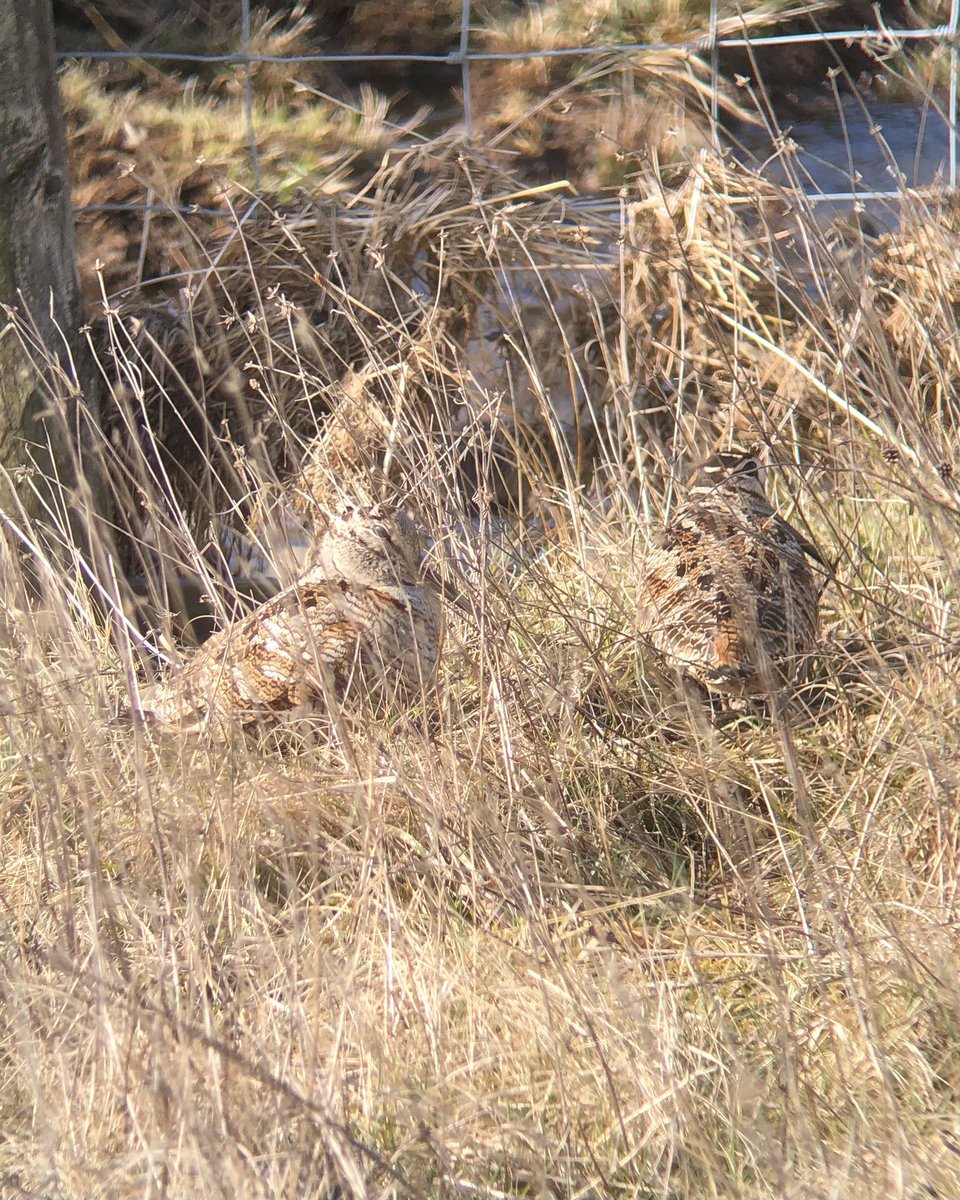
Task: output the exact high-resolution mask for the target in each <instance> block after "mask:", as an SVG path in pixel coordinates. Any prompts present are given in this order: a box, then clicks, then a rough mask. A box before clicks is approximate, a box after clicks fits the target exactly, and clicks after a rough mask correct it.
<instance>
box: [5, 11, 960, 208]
mask: <svg viewBox="0 0 960 1200" xmlns="http://www.w3.org/2000/svg"><path fill="white" fill-rule="evenodd" d="M0 2H2V0H0ZM719 5H720V0H710V16H709V24H708V32H707V35H706V37H704V38H700V39H695V40H693V41H690V42H684V43H676V42H633V43H627V44H622V43H618V44H602V45H596V46H590V45H585V46H574V47H553V48H543V49H535V50H504V51H493V50H473V49H471V48H470V21H471V0H463V8H462V12H461V22H460V40H459V45H458V47H457V49H455V50H451V51H449V52H448V53H446V54H413V53H388V54H379V53H371V54H336V53H330V54H289V55H274V54H258V53H255V52H254V51H253V50H252V49H251V46H252V42H251V7H250V0H241V5H240V8H241V21H240V31H239V47H238V49H237V50H235V51H232V52H230V53H226V54H203V53H199V52H197V53H193V52H189V53H188V52H182V51H181V52H177V51H166V50H68V51H61V52H59V53H58V55H57V57H58V59H60V60H61V61H63V60H69V59H81V60H89V61H103V60H113V61H120V60H125V59H126V60H140V61H145V62H170V63H197V64H198V65H199V64H206V65H222V66H236V67H237V68H239V69H240V70H241V71H242V79H243V103H244V119H245V122H246V133H247V140H248V144H249V154H250V166H251V173H252V177H253V180H254V184H255V190H256V191H258V192H259V190H260V189H261V187H262V183H263V175H262V168H261V162H260V152H259V148H258V138H257V128H256V116H255V108H254V103H253V71H252V68H253V66H254V65H255V64H257V63H270V64H284V63H286V64H288V65H290V66H291V67H292V66H295V65H298V64H311V63H328V64H334V65H335V64H337V63H341V64H362V63H369V64H371V65H375V64H404V63H408V64H416V63H421V64H433V65H438V66H454V67H459V68H460V72H461V90H462V107H463V123H464V128H465V132H466V135H467V137H468V138H472V137H473V136H474V132H475V116H476V114H475V112H474V104H473V97H472V91H471V79H470V68H471V64H473V63H481V62H502V61H521V60H534V59H541V60H543V59H560V58H566V59H569V58H578V57H579V58H583V59H590V58H599V57H602V56H608V57H609V56H611V55H615V56H617V57H619V58H621V59H622V58H626V57H629V56H630V55H639V54H644V53H650V52H656V51H661V52H662V51H686V52H689V53H691V54H693V53H695V54H698V55H701V56H703V57H704V58H707V59H708V60H709V64H710V78H711V89H710V125H711V140H712V143H713V145H714V147H715V148H716V149H719V148H720V147H721V145H722V131H721V124H720V90H721V84H722V81H721V75H720V53H721V51H722V50H724V49H745V50H751V49H761V48H763V47H771V46H794V45H803V44H811V43H820V44H832V43H841V44H844V43H846V44H854V43H856V44H860V45H863V46H868V45H878V46H882V47H884V48H885V49H887V50H898V49H900V48H902V47H903V45H905V44H906V43H916V42H923V41H928V42H930V43H931V44H933V45H934V46H946V47H948V48H949V64H950V65H949V86H948V99H947V115H946V125H947V159H948V169H947V183H946V190H948V191H950V192H954V191H956V190H957V173H958V128H957V117H958V90H960V89H958V78H960V0H951V7H950V19H949V21H948V22H947V23H946V24H943V25H936V26H930V27H927V28H923V29H891V28H889V27H886V26H881V25H878V26H876V27H872V28H871V27H866V26H863V27H860V28H856V29H845V30H826V31H822V32H811V33H785V34H766V35H757V36H747V35H744V36H739V37H731V36H724V37H721V36H719V27H720V12H719ZM916 190H921V191H929V192H933V191H935V190H936V189H935V188H934V187H933V186H932V185H931V186H929V187H926V188H922V189H916ZM941 190H942V189H941ZM902 195H903V189H902V188H891V189H887V190H882V189H873V190H870V189H863V188H860V189H855V188H851V189H850V190H847V191H824V190H820V189H818V188H816V187H812V188H805V189H804V197H805V199H806V200H807V201H808V202H810V203H812V204H817V203H820V202H822V201H830V202H844V201H895V200H897V199H899V198H900V197H901V196H902ZM612 203H615V202H612ZM75 211H76V212H130V213H147V214H149V213H151V212H156V211H164V212H169V211H171V207H170V206H169V205H165V204H154V203H149V202H148V203H143V204H99V205H79V206H77V207H76V209H75ZM175 211H178V212H180V213H183V214H185V215H191V214H205V215H212V216H220V215H222V211H221V210H219V209H209V208H201V207H199V206H197V205H183V206H178V207H177V208H176V209H175Z"/></svg>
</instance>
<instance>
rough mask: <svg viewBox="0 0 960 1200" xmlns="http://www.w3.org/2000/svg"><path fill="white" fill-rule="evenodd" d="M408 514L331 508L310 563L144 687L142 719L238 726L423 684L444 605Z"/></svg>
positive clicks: (434, 655)
mask: <svg viewBox="0 0 960 1200" xmlns="http://www.w3.org/2000/svg"><path fill="white" fill-rule="evenodd" d="M422 557H423V546H422V543H421V539H420V534H419V532H418V530H417V528H416V526H415V525H414V523H413V522H412V521H411V520H410V518H409V517H407V516H406V515H405V514H403V513H401V512H398V511H396V510H395V509H391V508H389V507H387V506H385V505H381V506H369V507H364V508H354V509H349V510H347V511H346V512H345V513H343V514H342V515H340V516H337V517H335V518H334V519H333V520H332V521H331V523H330V525H329V526H328V528H327V529H326V530H325V531H324V533H323V535H322V537H321V539H320V542H319V544H318V547H317V555H316V565H315V566H313V567H311V568H310V569H309V570H308V571H306V572H305V573H304V574H303V575H302V576H301V577H300V578H299V579H298V580H297V581H296V582H295V583H293V584H292V585H291V586H290V587H288V588H286V589H285V590H284V591H282V592H280V593H279V594H278V595H277V596H275V597H273V599H271V600H269V601H267V602H266V603H265V604H262V605H260V607H259V608H257V609H255V610H254V611H253V612H252V613H250V614H249V615H248V616H246V617H244V618H243V619H241V620H240V621H237V622H236V623H235V624H233V625H231V626H230V627H229V628H228V629H224V630H221V631H220V632H219V633H216V634H214V636H213V637H211V638H210V639H209V641H207V642H205V643H204V644H203V645H202V646H201V647H200V649H199V650H198V651H197V653H196V654H195V655H194V656H193V658H192V659H190V661H189V662H187V663H186V664H185V665H184V667H183V668H182V669H180V670H175V671H174V672H173V673H171V674H170V675H169V676H168V677H167V678H166V679H165V680H163V681H162V682H161V683H159V684H157V685H156V686H154V687H153V688H149V689H145V691H144V694H143V695H142V697H141V704H142V708H143V712H144V716H145V717H146V718H147V719H148V720H149V721H150V722H151V724H154V725H157V726H159V727H166V728H180V729H192V728H195V727H198V726H200V725H203V724H205V723H209V724H210V725H213V726H221V727H223V726H229V725H247V724H250V723H252V722H254V721H257V720H262V719H264V718H270V717H274V716H276V715H278V714H280V713H282V712H284V711H286V710H289V709H292V708H299V707H301V706H307V707H317V708H321V709H322V708H324V707H329V706H330V705H332V704H339V703H340V702H341V701H342V700H343V699H345V698H346V697H347V696H348V695H351V694H354V693H356V692H358V691H362V692H364V693H370V692H375V693H376V694H378V695H380V696H383V695H384V694H387V695H390V696H394V697H396V698H400V699H403V698H404V697H409V696H410V695H411V694H413V695H418V694H420V693H421V692H422V691H423V689H424V688H425V687H429V686H430V684H431V683H432V681H433V679H434V676H435V673H436V668H437V662H438V659H439V654H440V642H441V613H440V607H439V602H438V596H437V593H436V590H435V589H434V588H433V587H432V586H431V584H430V583H429V582H428V581H427V580H426V579H425V578H424V575H423V571H422V566H421V560H422Z"/></svg>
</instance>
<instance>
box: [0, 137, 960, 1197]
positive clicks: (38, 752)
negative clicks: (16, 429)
mask: <svg viewBox="0 0 960 1200" xmlns="http://www.w3.org/2000/svg"><path fill="white" fill-rule="evenodd" d="M951 220H952V218H951V216H950V214H949V213H948V212H946V213H939V212H933V211H930V212H926V211H918V210H916V209H914V210H913V211H909V210H908V211H907V212H906V215H905V222H904V225H903V227H902V228H901V230H900V231H899V232H897V233H896V234H890V235H886V237H885V238H884V239H882V240H881V242H880V244H879V246H877V247H874V248H873V249H872V251H871V253H870V255H869V257H867V258H864V259H863V262H864V264H865V265H864V267H863V269H862V270H860V271H858V273H857V274H856V275H851V272H850V270H849V263H848V262H845V261H843V260H842V259H841V257H840V256H839V255H838V254H837V253H836V251H835V250H833V249H831V245H830V243H829V241H828V239H827V237H826V236H825V234H824V233H823V232H822V231H821V230H820V229H819V227H818V226H817V224H816V223H815V222H814V221H813V219H812V217H811V215H810V214H809V213H808V212H806V211H804V209H803V206H802V204H798V203H797V201H796V199H795V198H793V199H791V198H790V197H789V196H787V195H786V194H784V193H777V192H775V191H774V189H772V188H771V187H770V186H769V185H767V184H764V183H762V182H761V181H758V180H756V179H754V178H752V177H750V176H749V175H747V174H746V173H745V172H743V171H740V170H735V169H733V168H731V167H730V166H729V165H725V164H723V163H721V162H719V161H716V160H712V159H710V158H708V157H704V158H702V160H701V161H700V162H699V164H698V165H697V167H696V168H695V169H694V170H693V171H692V172H691V173H690V176H689V178H688V179H687V181H686V182H685V183H684V184H683V186H682V187H680V188H678V189H674V190H667V189H666V188H665V187H664V185H663V182H662V180H659V179H657V178H656V176H654V175H643V176H640V177H638V178H637V179H636V180H635V181H634V182H633V184H632V185H631V188H630V189H629V190H627V191H625V192H624V194H623V196H622V198H621V200H620V202H619V205H618V206H614V207H613V209H611V210H608V211H607V212H606V215H604V213H603V212H602V211H595V210H591V209H589V208H587V207H586V206H584V207H580V208H578V207H577V206H576V205H575V204H573V203H572V202H571V200H570V198H569V196H568V195H567V194H566V193H565V191H564V190H563V189H552V190H551V189H546V190H545V189H539V190H538V189H532V188H530V187H529V186H525V185H524V184H522V183H521V182H520V181H518V180H516V179H513V178H511V177H510V176H509V174H507V173H505V172H504V171H503V169H502V168H501V167H499V166H497V164H495V163H490V162H488V161H486V160H485V159H484V157H483V156H482V155H479V154H476V153H474V152H471V151H469V150H467V149H464V148H458V147H456V146H454V145H452V144H451V143H449V142H439V143H436V144H434V145H432V146H431V147H430V148H429V149H420V150H415V151H411V152H409V154H408V155H407V156H405V157H404V158H402V159H400V160H398V161H391V162H388V163H387V164H386V165H385V166H384V168H383V169H382V171H381V172H380V173H379V174H378V175H377V177H376V178H375V179H374V181H373V182H372V183H371V185H370V186H369V187H368V188H367V189H366V190H365V191H364V193H363V195H362V196H360V197H358V198H357V199H356V201H355V202H354V204H353V205H352V206H350V207H349V208H348V209H347V210H346V211H344V212H340V213H338V214H334V213H332V212H330V213H320V212H318V211H317V210H316V209H315V208H312V207H306V206H305V207H304V210H303V212H301V213H299V214H298V213H293V214H290V213H285V214H279V213H270V212H269V211H268V210H265V209H261V210H260V214H259V215H255V216H252V217H250V218H249V219H248V220H247V221H246V222H238V223H237V224H236V225H235V226H234V227H233V228H232V229H230V230H229V231H226V232H225V234H224V236H223V237H222V238H221V239H220V240H211V241H209V242H205V243H204V244H203V245H202V246H200V247H198V261H197V263H196V264H194V265H193V266H192V267H191V270H190V273H189V275H188V276H187V278H186V279H185V281H184V287H183V289H182V291H181V292H180V293H179V296H178V297H176V298H174V299H173V300H172V301H170V302H168V303H167V304H166V305H156V306H154V307H152V308H149V307H147V305H146V304H145V303H140V304H139V305H138V303H137V302H136V301H135V300H134V301H130V302H129V303H128V304H127V305H126V306H120V305H117V304H115V303H110V304H108V305H107V306H106V307H105V311H104V312H103V314H102V319H101V320H100V322H99V323H98V324H97V325H96V326H95V327H94V328H93V329H92V331H91V338H92V339H93V341H94V345H95V348H96V350H97V352H98V356H99V361H100V364H101V368H102V385H103V394H104V405H105V409H106V413H107V421H106V429H105V434H104V440H103V442H102V454H103V456H104V459H105V461H107V462H108V464H109V465H110V470H111V475H112V478H113V479H114V481H115V486H116V496H117V502H118V503H117V512H116V514H115V518H116V519H115V524H114V526H113V527H110V528H108V527H107V526H105V525H100V526H97V525H96V523H94V530H95V536H96V531H99V535H100V542H101V546H100V550H101V553H99V555H98V561H99V562H100V563H101V564H105V565H104V566H102V567H100V568H99V569H98V570H97V571H96V572H93V571H92V570H91V567H90V564H89V563H88V561H87V560H86V559H85V558H84V559H82V558H81V557H80V554H79V552H78V551H73V552H71V551H70V549H69V547H68V546H66V544H65V541H66V539H65V537H63V536H61V537H60V538H59V541H60V542H61V543H64V544H62V545H60V546H59V547H58V545H57V543H58V534H57V524H58V521H61V523H62V518H61V517H60V516H59V514H58V513H56V512H55V513H52V514H51V515H50V518H49V520H48V521H47V522H46V523H45V526H46V527H45V528H42V529H41V528H36V527H29V526H27V525H26V524H25V523H24V520H23V519H22V518H21V516H20V515H19V514H17V513H16V512H10V513H7V514H5V546H4V554H3V558H2V575H3V578H2V581H0V602H2V618H3V630H4V638H3V648H2V654H3V660H4V671H3V679H4V698H3V705H2V709H0V721H2V724H3V731H4V740H3V742H2V745H0V806H2V808H0V820H2V823H3V831H4V855H3V860H2V866H0V897H2V901H3V922H2V926H0V939H2V953H0V988H2V992H3V997H4V1005H3V1008H2V1010H0V1045H2V1048H3V1057H2V1060H0V1062H2V1066H0V1103H2V1106H3V1113H4V1118H5V1119H4V1130H5V1135H4V1138H3V1140H2V1142H0V1178H2V1179H3V1181H4V1183H3V1187H4V1188H5V1189H6V1190H7V1191H9V1193H10V1194H11V1195H13V1194H18V1192H19V1193H20V1194H27V1195H54V1194H58V1195H67V1196H74V1197H97V1196H110V1197H111V1198H116V1197H125V1196H131V1197H132V1196H144V1195H146V1196H157V1197H160V1196H164V1197H179V1196H182V1197H196V1196H207V1195H211V1196H213V1195H223V1196H229V1197H231V1198H238V1197H282V1196H286V1197H294V1196H296V1197H304V1196H317V1197H320V1196H331V1197H332V1196H356V1197H361V1196H363V1197H366V1196H423V1197H427V1196H430V1197H434V1196H467V1195H471V1196H488V1197H502V1196H510V1197H514V1196H534V1195H535V1196H548V1195H552V1196H556V1197H566V1196H579V1197H588V1196H610V1195H623V1196H637V1197H642V1196H669V1197H675V1198H677V1200H680V1198H684V1197H691V1198H693V1197H697V1198H699V1197H702V1196H705V1195H711V1196H716V1197H729V1198H733V1197H757V1198H760V1197H764V1198H765V1197H773V1196H776V1197H792V1196H796V1197H801V1196H802V1197H819V1196H822V1197H828V1196H837V1195H842V1196H844V1197H845V1198H851V1200H854V1198H857V1197H862V1198H863V1200H868V1198H873V1197H876V1196H878V1195H884V1196H900V1197H920V1196H926V1195H941V1196H949V1195H953V1194H955V1192H956V1190H957V1183H958V1176H960V1171H958V1158H957V1155H958V1146H960V1128H958V1126H960V1120H958V1112H960V1110H958V1087H960V1079H958V1072H957V1066H956V1064H957V1062H958V1061H960V1059H958V1050H960V1021H958V1011H957V994H958V988H957V976H958V967H960V954H958V946H957V936H956V898H957V854H958V849H960V844H958V842H960V829H958V817H957V788H958V783H960V749H958V748H960V705H958V695H960V691H958V682H960V680H958V669H960V659H958V647H960V640H958V632H960V631H958V627H957V616H956V597H957V578H958V566H960V553H958V547H957V516H958V504H957V494H956V489H955V485H954V482H953V478H952V464H953V462H954V455H955V454H956V441H957V430H956V417H955V410H954V407H953V402H952V397H953V385H952V374H951V365H950V364H951V358H950V353H951V351H950V349H949V348H950V346H952V345H953V344H954V343H955V342H956V340H957V331H958V327H957V323H956V311H955V307H954V306H953V304H952V301H951V300H950V293H949V288H945V287H944V286H943V281H944V280H945V279H948V278H949V262H948V261H947V260H946V259H945V255H944V253H943V250H942V247H944V246H945V245H946V244H947V243H948V241H949V237H950V232H949V231H950V221H951ZM858 249H859V250H863V251H864V253H866V251H867V249H869V248H868V247H859V248H858ZM52 402H55V396H54V397H52ZM354 412H359V413H363V412H366V413H367V414H368V415H369V420H368V421H366V422H365V423H364V422H363V421H358V420H356V419H354V418H353V417H352V416H351V413H354ZM338 421H339V422H340V423H339V424H337V422H338ZM351 431H353V432H354V433H355V434H356V436H355V437H353V436H352V433H351ZM316 439H319V441H317V440H316ZM718 441H726V442H731V441H737V442H740V443H743V444H752V443H757V442H759V443H762V444H764V445H765V447H766V453H767V454H768V455H769V457H770V458H771V459H772V460H773V461H774V462H775V463H776V464H777V465H778V466H779V467H780V470H779V471H778V473H777V475H778V484H777V487H778V500H779V504H780V507H781V510H782V511H784V512H785V513H788V514H790V516H791V519H792V520H793V521H794V522H795V523H798V524H800V525H803V526H804V527H806V528H807V529H808V531H809V532H810V534H811V536H813V537H814V538H815V539H816V540H817V542H818V544H819V545H820V546H821V548H822V549H823V550H824V552H825V554H827V555H828V556H829V557H830V559H831V560H832V561H833V560H835V562H836V567H835V578H834V579H833V580H832V581H831V583H830V585H829V587H828V588H827V590H826V592H825V595H824V630H823V639H822V645H821V648H820V652H819V654H818V656H817V661H816V663H814V664H813V665H812V669H811V672H810V676H809V679H808V681H807V683H806V685H805V687H804V688H803V689H802V690H801V691H800V692H799V693H798V695H797V696H795V697H794V698H793V700H792V702H791V704H790V705H789V706H787V708H786V709H785V711H784V712H783V713H782V714H781V715H780V717H779V718H778V719H774V718H772V717H771V716H770V715H769V714H764V713H741V714H739V715H734V716H733V717H731V716H730V715H729V714H728V715H727V716H726V717H724V718H721V719H713V718H712V717H711V715H710V714H708V713H705V712H699V711H696V709H694V710H692V711H688V710H687V709H685V708H684V706H683V704H681V703H680V702H679V698H678V694H677V691H676V687H675V682H674V681H673V680H672V679H671V678H669V676H668V675H667V674H666V673H665V672H664V670H663V669H662V667H661V666H659V665H658V664H657V663H656V662H655V661H654V660H653V658H652V656H651V655H650V654H649V653H647V652H646V651H645V650H644V647H643V646H642V645H641V644H640V642H639V641H638V639H637V637H636V636H635V632H634V629H635V623H634V613H633V596H634V593H635V588H636V582H637V579H636V573H637V569H638V567H637V563H638V561H639V550H640V548H641V547H642V545H643V543H644V540H645V539H646V537H647V536H648V535H649V531H650V529H651V527H652V526H653V525H655V523H656V522H657V521H658V520H659V519H660V518H661V517H662V516H663V514H664V513H666V512H668V511H669V508H670V505H671V503H672V502H673V498H674V495H675V484H676V481H677V478H678V477H679V476H680V475H682V473H683V471H684V470H685V467H686V465H687V464H688V463H689V461H690V460H691V459H693V458H694V457H696V456H697V455H698V454H699V453H700V452H701V451H703V450H704V449H706V448H708V446H709V445H711V444H713V443H716V442H718ZM304 464H306V465H307V471H308V477H307V481H306V482H304V476H303V474H302V473H301V472H302V468H303V466H304ZM31 482H32V481H31V479H30V478H29V476H26V477H25V478H24V479H23V480H21V481H20V486H21V487H29V486H31ZM370 491H372V492H374V493H375V494H381V495H384V494H385V495H396V496H401V497H402V498H403V499H404V501H405V502H406V503H408V504H409V505H410V506H411V507H413V508H414V509H415V510H416V512H417V513H418V516H419V517H420V519H421V520H422V521H423V522H424V524H425V526H426V527H427V528H428V530H429V531H430V532H431V534H432V535H433V537H434V538H435V539H436V541H437V554H438V555H439V554H440V553H441V551H442V553H443V556H444V559H445V563H446V567H445V569H447V570H449V571H450V573H451V578H455V579H457V580H459V581H460V586H461V588H462V590H463V595H464V597H465V604H464V609H463V610H460V609H456V608H451V610H450V612H449V636H448V643H447V649H446V653H445V657H444V662H443V669H442V680H441V692H440V699H439V701H438V702H437V703H436V705H435V706H433V707H421V708H414V709H413V710H411V711H409V712H403V713H400V712H387V713H383V714H379V715H378V714H373V713H362V712H361V713H356V714H353V715H352V717H351V719H350V720H349V721H345V722H343V723H341V724H340V725H339V726H338V727H337V729H336V730H330V729H328V728H326V727H325V726H324V725H323V724H322V723H319V724H317V723H314V724H310V723H303V722H301V723H297V724H291V725H290V726H287V727H282V728H280V729H278V730H264V731H262V732H261V733H258V734H257V735H255V736H253V737H250V738H247V739H244V738H241V737H239V736H238V737H237V738H236V739H235V740H233V741H231V742H228V743H227V744H226V745H211V744H208V743H206V742H204V741H202V740H188V739H183V740H182V741H178V740H177V739H154V738H153V737H152V736H150V735H149V734H148V733H147V732H145V731H143V730H142V729H140V728H139V727H137V726H136V725H131V724H129V723H128V722H126V721H124V720H123V719H122V717H118V713H119V712H120V710H121V709H122V706H123V700H124V697H125V696H126V695H127V694H128V692H129V689H130V688H131V687H132V686H133V683H134V677H135V676H137V675H139V674H147V673H149V672H151V671H153V670H155V669H156V666H157V662H158V658H159V656H160V655H161V654H162V655H165V656H166V657H169V658H175V657H176V656H177V655H178V653H179V652H180V651H179V649H178V647H179V645H180V644H181V638H180V634H181V633H182V631H183V629H182V627H183V625H184V623H185V622H187V621H188V619H189V618H190V617H195V616H196V614H195V613H194V612H193V610H192V608H191V604H192V603H193V601H191V597H193V600H195V602H196V604H200V597H202V596H206V597H207V599H206V600H205V601H204V602H203V606H204V607H205V611H206V614H207V615H206V620H207V621H208V622H217V621H222V620H224V619H227V618H228V617H229V615H230V614H231V612H233V611H235V609H236V608H237V607H238V606H239V607H243V606H244V605H245V604H248V603H249V602H250V600H249V598H250V596H251V595H254V594H255V593H256V587H259V588H261V589H262V590H269V588H270V587H271V586H276V581H277V580H278V579H279V578H280V577H282V575H283V572H284V571H289V570H294V569H295V566H293V565H292V564H294V563H295V562H296V561H297V555H298V554H300V553H302V551H303V547H304V545H305V544H306V543H307V542H308V540H309V537H310V530H311V528H312V525H313V522H315V521H316V520H322V519H323V512H322V508H323V506H324V505H325V504H328V503H331V502H333V501H334V500H335V499H336V498H338V497H340V496H344V495H346V496H349V495H351V494H356V493H358V492H361V493H362V492H370ZM63 500H64V506H65V508H66V507H67V506H69V505H70V503H71V498H70V497H64V498H63ZM238 547H239V548H238ZM71 554H72V557H71ZM284 555H287V556H289V557H287V558H285V557H284ZM91 573H93V574H96V579H95V582H94V583H93V585H91V580H90V574H91ZM254 576H255V577H256V580H257V581H258V582H257V584H256V587H255V586H254V584H253V583H252V582H251V580H252V579H253V577H254ZM131 580H132V581H133V582H132V583H131V582H130V581H131ZM187 592H189V593H190V595H189V596H187V595H186V593H187Z"/></svg>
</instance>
